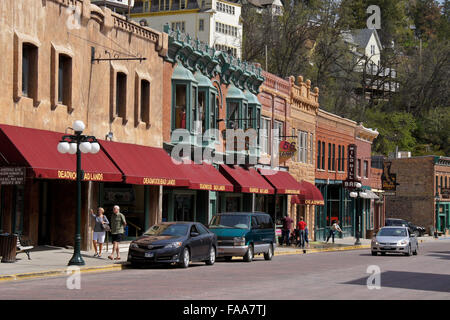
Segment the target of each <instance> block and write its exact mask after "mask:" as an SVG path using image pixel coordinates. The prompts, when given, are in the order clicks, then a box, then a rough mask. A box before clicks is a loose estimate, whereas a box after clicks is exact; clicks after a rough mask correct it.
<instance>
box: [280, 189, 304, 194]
mask: <svg viewBox="0 0 450 320" xmlns="http://www.w3.org/2000/svg"><path fill="white" fill-rule="evenodd" d="M284 193H286V194H300V193H301V192H300V190H290V189H286V190H284Z"/></svg>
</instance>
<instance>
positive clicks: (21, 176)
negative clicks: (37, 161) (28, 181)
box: [0, 167, 26, 186]
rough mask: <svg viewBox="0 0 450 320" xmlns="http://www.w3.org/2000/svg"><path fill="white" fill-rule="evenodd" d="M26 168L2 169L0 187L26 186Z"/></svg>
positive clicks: (0, 169)
mask: <svg viewBox="0 0 450 320" xmlns="http://www.w3.org/2000/svg"><path fill="white" fill-rule="evenodd" d="M25 171H26V169H25V168H24V167H0V185H6V186H7V185H11V186H13V185H24V184H25Z"/></svg>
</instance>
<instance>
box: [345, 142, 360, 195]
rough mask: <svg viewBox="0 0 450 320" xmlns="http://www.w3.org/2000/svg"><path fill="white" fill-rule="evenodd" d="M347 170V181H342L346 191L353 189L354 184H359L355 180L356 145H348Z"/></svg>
mask: <svg viewBox="0 0 450 320" xmlns="http://www.w3.org/2000/svg"><path fill="white" fill-rule="evenodd" d="M347 150H348V154H347V156H348V168H347V172H348V175H347V179H346V180H344V188H346V189H350V190H352V189H355V188H356V183H358V182H360V181H359V180H358V179H356V174H355V171H356V144H349V145H348V148H347Z"/></svg>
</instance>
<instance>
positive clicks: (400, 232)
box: [378, 228, 406, 237]
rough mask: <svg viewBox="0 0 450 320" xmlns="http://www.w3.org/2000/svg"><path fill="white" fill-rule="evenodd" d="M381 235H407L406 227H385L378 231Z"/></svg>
mask: <svg viewBox="0 0 450 320" xmlns="http://www.w3.org/2000/svg"><path fill="white" fill-rule="evenodd" d="M378 236H380V237H406V229H404V228H383V229H381V230H380V232H379V233H378Z"/></svg>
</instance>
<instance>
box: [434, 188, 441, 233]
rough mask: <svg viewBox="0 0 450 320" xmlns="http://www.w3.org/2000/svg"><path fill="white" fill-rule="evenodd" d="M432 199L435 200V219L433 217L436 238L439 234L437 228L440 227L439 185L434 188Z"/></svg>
mask: <svg viewBox="0 0 450 320" xmlns="http://www.w3.org/2000/svg"><path fill="white" fill-rule="evenodd" d="M434 199H435V200H436V219H435V221H436V222H435V223H436V229H435V230H434V237H435V238H438V235H439V230H440V229H441V226H440V219H439V209H440V208H439V201H440V200H441V197H440V195H439V187H438V189H437V190H436V194H435V196H434Z"/></svg>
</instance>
